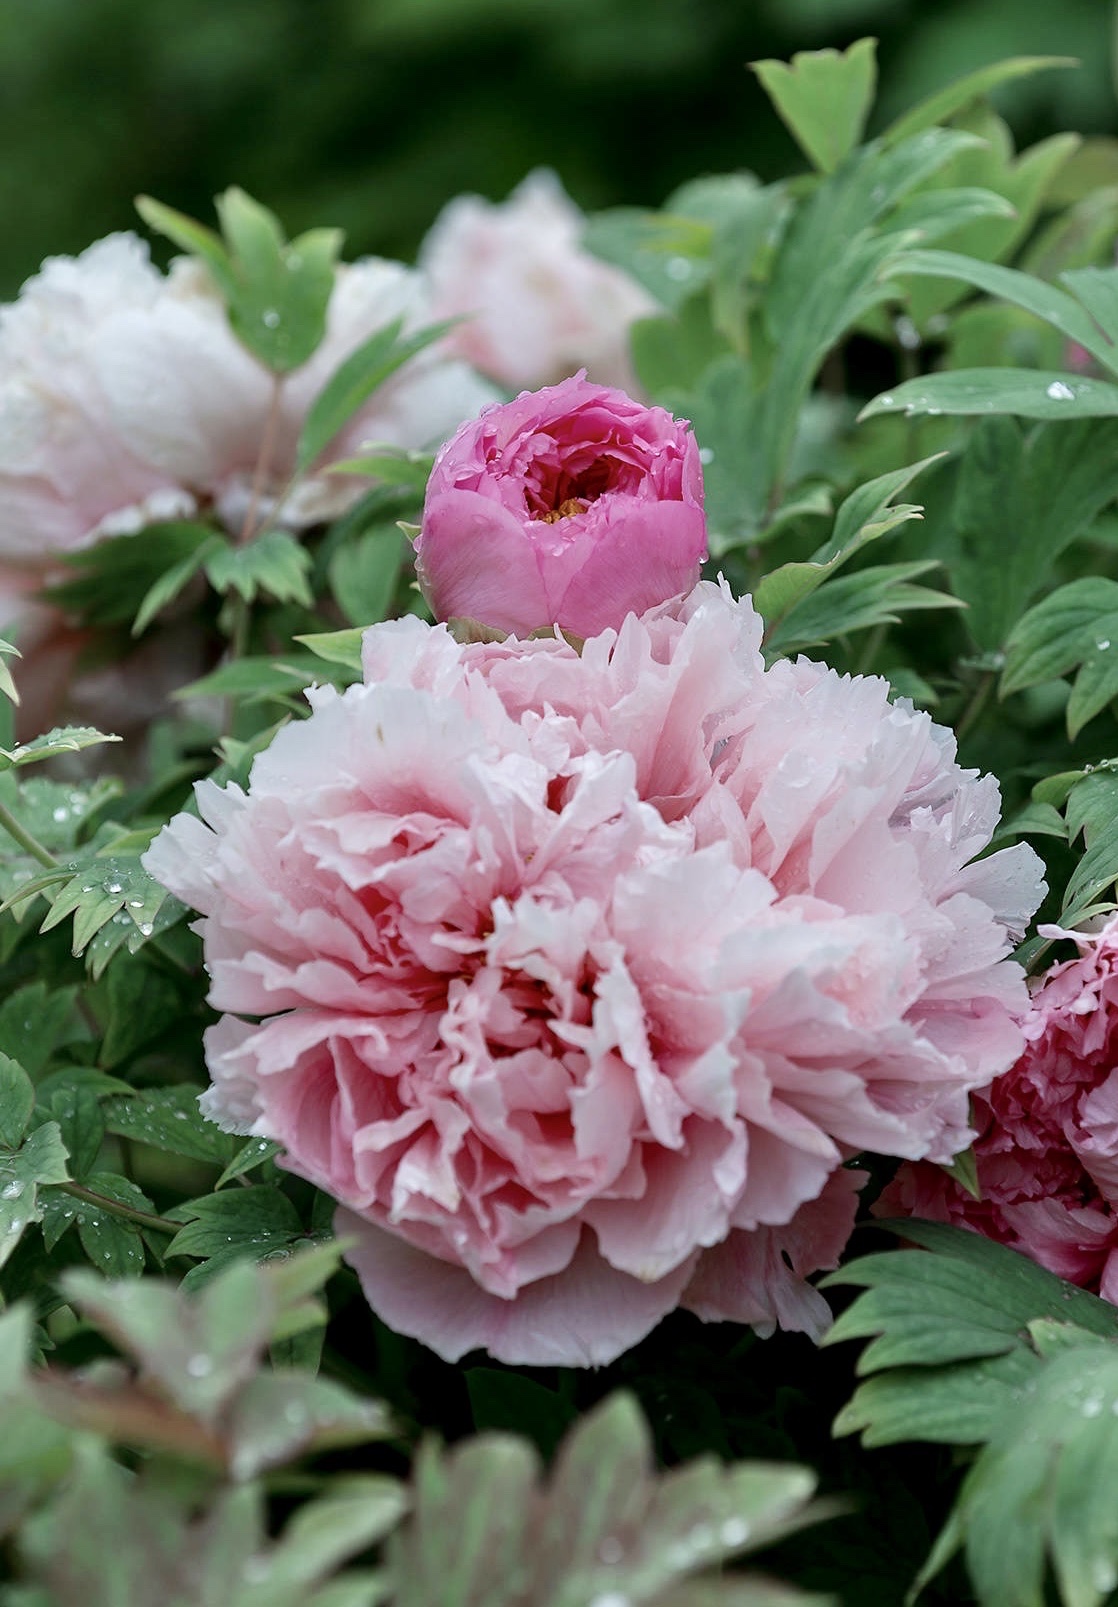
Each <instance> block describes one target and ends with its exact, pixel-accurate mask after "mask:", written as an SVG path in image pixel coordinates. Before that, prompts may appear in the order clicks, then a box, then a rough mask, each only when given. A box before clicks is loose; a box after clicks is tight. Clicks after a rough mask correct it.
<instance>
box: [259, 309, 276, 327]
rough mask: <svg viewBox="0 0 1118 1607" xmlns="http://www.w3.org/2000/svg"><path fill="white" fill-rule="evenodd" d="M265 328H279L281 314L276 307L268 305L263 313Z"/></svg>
mask: <svg viewBox="0 0 1118 1607" xmlns="http://www.w3.org/2000/svg"><path fill="white" fill-rule="evenodd" d="M261 317H262V321H263V324H264V327H265V329H278V328H279V322H280V315H279V313H278V312H277V311H276V309H275V308H274V307H268V308H267V309H266V310H265V311H264V313H263V314H262V315H261Z"/></svg>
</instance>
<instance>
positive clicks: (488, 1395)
mask: <svg viewBox="0 0 1118 1607" xmlns="http://www.w3.org/2000/svg"><path fill="white" fill-rule="evenodd" d="M465 1377H466V1388H467V1390H468V1391H469V1396H470V1410H471V1411H472V1412H473V1415H474V1427H475V1428H476V1429H478V1430H480V1431H482V1432H484V1431H485V1430H488V1429H496V1430H497V1431H498V1432H502V1431H503V1432H507V1433H513V1432H519V1433H521V1434H524V1435H525V1436H526V1437H527V1438H529V1439H530V1440H531V1441H532V1442H533V1443H534V1445H535V1446H536V1449H537V1450H538V1451H539V1452H540V1454H541V1455H542V1456H545V1457H548V1458H550V1456H551V1455H552V1453H553V1452H554V1450H555V1448H556V1446H557V1445H558V1444H559V1441H560V1440H561V1439H562V1437H563V1435H564V1434H565V1433H566V1432H567V1430H568V1429H569V1428H570V1427H571V1424H572V1421H573V1419H574V1416H575V1409H574V1406H573V1405H572V1404H571V1403H570V1402H569V1401H567V1400H564V1399H563V1397H562V1396H560V1395H559V1394H557V1393H556V1391H555V1390H553V1389H548V1388H546V1386H545V1385H543V1384H539V1383H537V1382H536V1380H535V1379H534V1378H525V1377H524V1375H523V1374H522V1373H516V1372H506V1371H501V1370H499V1369H498V1368H496V1367H470V1368H468V1369H467V1371H466V1375H465Z"/></svg>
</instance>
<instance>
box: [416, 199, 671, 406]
mask: <svg viewBox="0 0 1118 1607" xmlns="http://www.w3.org/2000/svg"><path fill="white" fill-rule="evenodd" d="M584 221H585V220H584V219H583V216H582V213H581V212H580V211H579V209H578V208H577V207H576V206H575V204H574V202H573V201H572V200H571V199H570V197H569V196H568V195H567V194H566V193H565V192H564V190H563V186H562V185H561V184H560V182H559V180H558V179H557V178H556V176H555V174H554V173H550V172H548V171H547V170H546V169H538V170H537V171H536V172H534V173H529V175H528V177H527V178H526V179H524V180H523V182H522V183H521V184H519V185H518V186H517V188H516V189H515V190H514V191H513V192H512V194H511V195H510V196H509V198H508V200H507V201H504V202H502V203H501V204H500V205H497V206H495V205H494V204H493V203H492V202H490V201H485V200H483V199H482V198H481V196H479V195H460V196H458V197H456V198H455V200H453V201H451V202H450V203H449V205H447V206H446V207H444V209H443V211H442V212H441V213H440V214H439V216H438V218H436V220H435V222H434V224H433V226H432V228H431V230H430V232H429V233H428V235H427V238H426V239H425V240H424V242H423V246H422V248H421V251H420V259H419V261H420V267H421V269H422V270H423V272H424V273H425V274H426V276H427V279H428V282H429V284H430V287H431V298H432V303H433V306H434V309H435V313H436V315H437V316H438V317H440V318H450V317H457V316H461V317H462V320H463V321H462V323H461V324H459V326H458V328H457V329H456V330H455V331H454V332H453V334H452V335H451V343H452V346H453V349H454V350H455V351H457V352H458V354H459V355H460V356H462V357H464V358H465V359H466V360H467V362H470V363H473V365H474V366H475V368H478V369H480V370H481V371H482V373H485V374H488V375H489V376H490V377H491V378H492V379H495V380H496V381H497V382H498V383H499V384H501V385H506V386H507V387H508V388H509V390H521V389H523V388H528V389H535V388H536V387H537V386H540V385H551V384H554V383H555V382H556V381H558V380H560V379H564V378H566V376H567V375H568V374H573V373H574V372H575V370H576V369H580V368H585V369H588V370H589V372H590V374H591V376H592V377H593V378H594V379H595V380H597V381H599V382H600V383H601V384H603V385H619V386H621V388H622V389H623V390H633V389H634V387H635V378H634V375H633V371H632V367H631V364H630V361H629V328H630V325H631V324H632V323H633V322H634V321H635V320H636V319H638V318H647V317H650V316H652V315H654V314H655V313H657V312H659V311H661V310H662V309H661V308H660V307H659V306H658V304H657V303H656V302H655V301H654V300H653V298H652V297H651V296H650V295H649V294H648V292H647V291H646V290H645V289H644V288H643V286H641V285H639V284H638V283H637V281H636V280H635V279H633V278H631V277H630V275H629V274H627V273H624V272H622V270H621V269H620V268H614V267H612V266H610V264H609V263H606V262H602V261H601V260H600V259H599V258H597V257H594V256H591V254H590V253H589V252H588V251H586V250H584V249H583V246H582V230H583V225H584Z"/></svg>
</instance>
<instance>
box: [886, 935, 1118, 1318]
mask: <svg viewBox="0 0 1118 1607" xmlns="http://www.w3.org/2000/svg"><path fill="white" fill-rule="evenodd" d="M1041 930H1042V931H1043V932H1045V933H1046V934H1047V935H1048V936H1053V937H1056V936H1058V937H1071V938H1074V940H1075V941H1076V943H1078V945H1079V949H1080V953H1079V955H1078V956H1077V958H1075V959H1073V960H1067V961H1065V962H1064V963H1063V964H1061V965H1056V966H1054V967H1053V968H1052V969H1051V970H1050V971H1048V972H1047V973H1046V975H1045V976H1044V977H1043V978H1042V979H1041V981H1040V983H1039V985H1038V987H1037V991H1036V993H1035V994H1034V996H1033V1000H1032V1006H1031V1008H1030V1010H1029V1013H1028V1015H1027V1016H1026V1017H1025V1019H1024V1021H1023V1023H1022V1025H1023V1028H1024V1033H1025V1038H1026V1045H1025V1050H1024V1053H1023V1054H1022V1055H1021V1056H1020V1058H1019V1059H1018V1060H1017V1061H1016V1063H1015V1064H1014V1065H1013V1066H1012V1067H1011V1068H1010V1070H1009V1071H1007V1072H1006V1073H1005V1075H1004V1076H1001V1077H998V1078H996V1079H995V1080H994V1081H993V1082H992V1083H990V1084H989V1085H988V1086H987V1087H986V1088H983V1089H980V1090H978V1091H977V1092H976V1094H975V1095H974V1125H975V1127H976V1128H977V1130H978V1136H977V1138H976V1139H975V1143H974V1156H975V1162H976V1168H977V1175H978V1185H979V1191H980V1194H981V1198H980V1199H977V1200H976V1199H975V1198H974V1197H973V1195H971V1194H969V1193H967V1192H966V1190H964V1189H963V1188H961V1187H960V1186H959V1185H958V1184H957V1183H956V1182H955V1181H954V1180H953V1179H952V1178H951V1177H949V1176H948V1175H947V1174H946V1173H945V1172H943V1171H941V1170H940V1169H939V1168H938V1167H935V1166H930V1165H927V1164H926V1163H923V1162H921V1163H918V1164H916V1165H910V1166H903V1167H901V1169H900V1171H899V1172H898V1174H897V1176H896V1178H895V1179H894V1180H893V1182H892V1183H891V1184H890V1185H889V1187H888V1189H886V1191H885V1193H884V1194H883V1195H882V1197H881V1200H880V1201H879V1202H878V1206H877V1210H878V1213H879V1214H881V1215H897V1216H922V1217H930V1218H932V1219H933V1220H934V1221H942V1222H953V1223H955V1224H957V1225H958V1226H959V1227H965V1228H971V1229H972V1230H973V1231H974V1232H976V1233H982V1234H984V1235H985V1236H986V1237H987V1238H990V1239H996V1240H997V1241H998V1242H999V1243H1001V1244H1008V1245H1011V1246H1012V1247H1013V1248H1014V1249H1015V1250H1021V1251H1023V1252H1024V1254H1025V1255H1028V1256H1031V1257H1032V1259H1033V1260H1034V1261H1039V1262H1040V1264H1041V1266H1043V1267H1047V1268H1048V1270H1049V1271H1050V1272H1055V1273H1057V1274H1058V1276H1059V1277H1061V1278H1066V1279H1068V1281H1069V1282H1071V1283H1078V1284H1081V1285H1083V1287H1084V1288H1087V1289H1090V1290H1091V1291H1092V1292H1093V1293H1095V1294H1101V1295H1102V1296H1103V1298H1104V1299H1106V1300H1109V1301H1111V1302H1112V1303H1113V1304H1115V1305H1118V919H1112V920H1111V921H1110V922H1108V924H1107V925H1106V926H1104V927H1103V928H1102V930H1101V931H1099V932H1096V933H1093V934H1087V933H1083V932H1062V931H1060V930H1059V928H1055V927H1042V928H1041Z"/></svg>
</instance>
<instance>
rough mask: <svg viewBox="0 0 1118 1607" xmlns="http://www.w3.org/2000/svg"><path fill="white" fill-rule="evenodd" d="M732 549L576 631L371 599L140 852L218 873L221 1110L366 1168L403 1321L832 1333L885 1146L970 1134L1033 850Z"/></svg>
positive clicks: (1036, 888) (566, 1337)
mask: <svg viewBox="0 0 1118 1607" xmlns="http://www.w3.org/2000/svg"><path fill="white" fill-rule="evenodd" d="M760 636H761V622H760V620H759V619H758V618H757V616H756V614H755V613H754V612H753V609H752V608H751V606H750V604H749V603H748V602H740V603H739V602H735V601H734V600H733V599H732V598H731V596H730V595H729V593H728V592H727V591H726V590H724V589H720V588H719V587H716V586H712V585H702V586H699V587H698V588H697V589H696V590H695V592H694V593H693V594H692V595H691V596H690V597H689V598H687V599H686V600H684V601H683V602H676V603H673V604H670V605H666V606H664V607H661V608H659V609H656V610H653V611H652V612H650V613H649V614H647V615H645V616H644V617H643V618H638V617H636V616H632V615H631V616H629V617H628V618H627V619H626V620H625V622H624V623H623V624H622V626H621V628H620V630H619V631H605V632H603V633H602V634H600V635H598V636H595V637H593V638H591V639H589V640H588V641H587V642H586V644H585V647H584V649H583V651H582V653H581V655H580V654H579V653H576V652H575V651H574V650H573V649H572V648H571V647H570V646H568V644H567V643H566V642H565V641H563V640H562V639H559V638H555V637H552V638H546V639H540V640H535V641H531V642H518V641H514V640H509V641H505V642H502V643H497V644H493V643H490V644H474V645H471V646H460V645H458V644H457V643H456V642H455V641H454V640H453V639H452V637H451V636H450V635H449V633H448V632H447V630H446V629H445V628H444V627H434V628H431V627H427V626H425V625H423V624H421V623H419V622H418V621H416V620H414V619H409V620H401V621H396V622H394V623H391V624H388V625H383V626H378V627H375V628H374V629H372V630H370V631H369V632H367V633H366V636H365V684H364V685H362V686H357V687H351V688H350V689H349V690H348V691H346V692H345V693H343V694H340V695H339V694H336V693H334V692H332V691H329V690H319V691H316V692H314V693H312V694H311V701H312V705H313V712H312V714H311V717H310V719H308V720H306V721H305V722H302V723H297V724H294V725H291V726H288V727H287V728H286V729H284V730H283V731H281V732H280V734H279V735H278V736H277V737H276V739H275V741H274V742H273V743H272V746H271V747H270V748H269V749H268V750H267V751H266V752H265V753H263V754H261V755H260V756H259V757H258V758H257V760H256V761H255V764H254V767H253V771H252V776H251V781H250V785H249V790H248V792H247V793H245V792H242V791H241V790H240V789H239V788H237V787H235V786H229V787H226V788H224V789H221V788H218V787H217V786H215V785H213V784H212V783H209V782H204V783H202V784H201V785H200V786H199V788H198V807H199V810H200V815H201V818H195V817H192V816H188V815H180V816H178V817H176V819H175V820H173V821H172V822H171V823H170V825H169V826H167V827H166V828H165V830H164V831H163V832H162V833H161V834H160V836H159V837H158V838H157V839H156V841H155V843H154V844H153V846H152V848H151V849H150V850H149V853H148V855H147V856H146V861H145V862H146V864H147V866H148V868H149V869H150V870H151V872H152V873H153V874H154V875H155V876H157V877H158V878H159V880H160V881H161V882H163V883H164V884H165V885H166V886H167V887H169V888H171V889H172V890H173V891H174V892H176V893H177V894H178V895H179V896H180V897H181V898H183V899H185V900H186V901H187V902H188V903H190V904H191V905H193V907H194V908H196V909H198V910H200V911H201V912H202V915H203V917H204V918H203V920H202V921H201V923H200V927H199V929H200V931H201V933H202V936H203V939H204V944H205V952H206V963H207V966H208V968H209V971H210V975H211V978H212V985H211V994H210V999H211V1003H212V1004H213V1006H214V1008H215V1009H216V1010H218V1011H220V1012H222V1019H221V1021H220V1022H219V1024H218V1025H217V1026H215V1027H214V1028H213V1029H211V1031H210V1032H209V1034H208V1036H207V1042H206V1053H207V1061H208V1065H209V1069H210V1074H211V1078H212V1086H211V1088H210V1089H209V1090H208V1092H207V1093H206V1094H205V1095H204V1096H203V1100H202V1103H203V1108H204V1109H205V1110H206V1112H207V1114H208V1115H210V1116H211V1117H212V1118H214V1119H215V1120H217V1121H219V1122H221V1123H222V1124H223V1125H225V1126H227V1127H229V1128H231V1129H233V1130H235V1131H239V1132H246V1133H256V1134H260V1135H266V1136H268V1137H270V1138H274V1139H277V1140H278V1141H279V1142H280V1143H281V1144H282V1145H283V1148H284V1151H285V1157H286V1158H285V1164H286V1165H288V1166H289V1167H291V1168H292V1169H293V1170H294V1171H296V1172H297V1173H299V1174H300V1175H301V1176H303V1177H306V1178H308V1179H310V1180H311V1181H312V1182H314V1183H315V1184H317V1185H318V1186H320V1187H321V1188H323V1189H325V1190H326V1191H327V1192H329V1193H330V1194H332V1195H333V1196H334V1197H335V1198H336V1199H338V1200H339V1201H340V1202H341V1205H342V1207H343V1209H342V1210H341V1211H340V1213H339V1217H338V1229H339V1232H341V1233H344V1234H346V1235H352V1236H354V1237H355V1238H356V1244H355V1246H354V1247H353V1248H352V1249H350V1250H349V1252H348V1255H349V1258H350V1260H351V1261H352V1263H353V1265H354V1266H355V1267H356V1269H357V1271H358V1273H359V1275H360V1277H361V1280H362V1283H363V1286H364V1288H365V1292H366V1294H367V1297H368V1299H369V1301H370V1304H371V1305H372V1306H373V1308H374V1310H376V1311H377V1312H378V1313H379V1314H380V1315H381V1316H382V1317H383V1318H384V1320H385V1321H387V1322H389V1323H390V1324H392V1325H393V1326H394V1327H396V1328H398V1329H400V1330H402V1331H403V1332H405V1333H409V1334H413V1335H416V1336H418V1337H419V1338H421V1339H423V1340H424V1341H426V1343H428V1344H429V1345H432V1346H433V1347H434V1348H435V1349H436V1350H438V1351H439V1352H440V1354H442V1355H443V1356H445V1357H447V1358H450V1359H454V1358H456V1357H458V1356H460V1355H462V1354H463V1353H464V1352H466V1351H468V1350H471V1349H473V1348H475V1347H483V1348H485V1349H487V1350H488V1351H489V1352H490V1353H491V1354H492V1355H494V1356H496V1357H498V1358H500V1359H502V1360H505V1361H509V1362H517V1363H544V1362H547V1363H561V1364H566V1365H593V1364H599V1363H604V1362H607V1361H609V1360H610V1359H611V1358H613V1357H615V1356H616V1355H618V1354H619V1353H620V1352H621V1351H622V1350H624V1349H625V1348H626V1347H627V1346H629V1345H632V1344H633V1343H635V1342H636V1341H637V1340H639V1339H640V1338H641V1337H642V1336H643V1335H644V1334H646V1333H648V1331H649V1330H650V1329H651V1328H652V1327H653V1326H654V1325H655V1324H656V1322H657V1321H658V1320H659V1319H660V1318H661V1317H662V1316H664V1315H665V1314H666V1313H668V1312H669V1311H671V1310H673V1309H674V1308H675V1307H677V1306H680V1305H682V1306H684V1307H689V1308H690V1309H692V1310H694V1311H695V1312H697V1313H698V1314H699V1315H700V1316H701V1317H703V1318H706V1319H715V1318H728V1319H732V1320H736V1321H741V1322H749V1323H753V1324H754V1325H756V1326H757V1327H759V1328H761V1329H762V1330H768V1329H771V1328H772V1326H773V1325H774V1323H776V1322H777V1321H779V1322H780V1323H782V1324H783V1325H785V1326H788V1327H792V1328H800V1329H805V1330H807V1331H809V1332H815V1333H818V1332H819V1331H820V1330H821V1329H822V1328H823V1327H824V1326H825V1325H826V1322H827V1320H828V1314H827V1308H826V1306H825V1304H824V1302H823V1300H822V1297H821V1296H820V1295H819V1294H817V1293H816V1292H815V1291H814V1290H813V1289H811V1288H810V1286H809V1285H808V1284H807V1283H806V1282H805V1281H804V1279H805V1276H806V1275H807V1274H808V1273H811V1272H813V1271H816V1270H818V1269H820V1268H822V1267H830V1266H833V1265H835V1263H836V1261H837V1258H838V1256H839V1254H840V1252H841V1250H842V1247H843V1245H844V1243H845V1241H846V1238H847V1235H848V1233H849V1230H850V1227H851V1225H852V1222H853V1217H854V1209H855V1203H856V1198H855V1191H856V1189H857V1187H858V1183H859V1177H858V1176H857V1175H855V1174H852V1173H851V1172H850V1171H849V1170H848V1169H847V1167H846V1163H847V1161H848V1160H849V1159H850V1158H852V1157H853V1156H855V1155H856V1154H857V1153H858V1152H859V1151H862V1150H873V1151H878V1152H881V1153H884V1154H889V1155H899V1156H905V1157H909V1158H912V1159H917V1158H920V1157H925V1156H930V1157H932V1158H934V1159H936V1160H940V1161H946V1160H948V1159H950V1158H951V1156H953V1155H954V1154H955V1153H956V1152H957V1151H958V1150H959V1149H960V1147H961V1146H963V1145H964V1144H965V1143H966V1142H967V1141H968V1138H969V1136H970V1128H969V1126H968V1111H967V1098H968V1094H969V1092H970V1090H971V1089H973V1088H975V1087H977V1086H980V1085H981V1084H982V1083H984V1082H986V1081H988V1080H989V1079H990V1077H992V1076H994V1075H996V1074H997V1073H998V1072H1000V1071H1001V1070H1003V1069H1004V1068H1005V1067H1006V1066H1007V1065H1008V1064H1010V1063H1011V1062H1012V1060H1013V1059H1014V1058H1015V1056H1016V1055H1017V1054H1018V1052H1019V1050H1020V1047H1021V1043H1022V1036H1021V1032H1020V1029H1019V1027H1018V1026H1017V1025H1016V1021H1015V1017H1016V1015H1018V1014H1019V1013H1021V1012H1022V1011H1023V1010H1024V1008H1025V1004H1026V995H1025V987H1024V981H1023V977H1022V974H1021V972H1020V970H1019V968H1018V967H1017V966H1016V965H1014V964H1013V963H1012V961H1010V960H1008V959H1007V958H1006V956H1007V953H1008V950H1009V945H1010V942H1011V940H1012V937H1013V935H1014V934H1015V932H1016V930H1017V929H1018V927H1019V924H1020V922H1021V921H1022V920H1023V919H1025V918H1026V917H1027V915H1028V914H1029V913H1031V911H1032V909H1033V908H1034V907H1035V905H1036V903H1037V902H1038V900H1039V897H1040V895H1041V891H1042V884H1041V883H1040V879H1039V875H1038V861H1037V859H1036V857H1035V855H1034V854H1033V853H1032V851H1031V850H1030V849H1028V848H1027V847H1016V848H1012V849H1008V850H1003V851H1002V852H1000V853H998V854H995V855H993V856H992V857H991V858H989V859H986V860H983V861H981V862H980V863H978V864H972V863H970V861H971V860H972V859H973V857H974V855H975V854H976V853H978V852H979V851H980V850H981V849H983V848H984V847H985V846H986V845H987V844H988V842H989V839H990V835H991V832H992V830H993V828H994V825H995V823H996V820H997V811H998V794H997V788H996V786H995V784H994V782H993V781H992V780H990V779H979V778H977V777H976V775H975V773H974V772H971V771H964V770H961V769H960V768H959V767H958V765H957V764H956V762H955V758H954V747H953V742H952V739H951V737H950V735H949V733H947V732H946V731H944V730H942V729H940V728H939V727H937V726H935V725H933V723H932V722H931V720H930V719H929V718H928V717H927V715H924V714H920V713H916V712H914V711H913V710H912V709H911V708H909V707H907V706H905V705H901V704H891V703H890V702H889V701H888V690H889V689H888V687H887V685H886V683H885V682H883V681H879V680H866V679H850V678H844V677H840V676H839V675H837V674H835V673H834V672H833V671H831V670H829V669H826V668H825V667H824V666H822V665H819V664H815V663H811V662H809V661H807V660H803V659H801V660H799V661H797V662H796V663H789V662H781V663H777V664H775V665H773V666H772V667H771V668H769V669H766V668H765V665H764V661H763V659H762V657H761V653H760Z"/></svg>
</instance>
